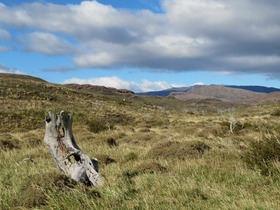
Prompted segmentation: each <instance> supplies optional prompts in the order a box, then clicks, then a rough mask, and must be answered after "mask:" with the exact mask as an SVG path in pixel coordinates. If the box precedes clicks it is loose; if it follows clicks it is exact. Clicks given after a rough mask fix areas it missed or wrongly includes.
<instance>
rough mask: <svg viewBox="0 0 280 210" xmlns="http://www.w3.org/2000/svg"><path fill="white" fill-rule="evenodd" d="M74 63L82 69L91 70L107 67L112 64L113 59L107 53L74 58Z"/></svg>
mask: <svg viewBox="0 0 280 210" xmlns="http://www.w3.org/2000/svg"><path fill="white" fill-rule="evenodd" d="M74 61H75V63H76V64H77V65H78V66H80V67H82V68H86V67H91V68H98V67H107V66H110V65H112V64H113V63H114V61H115V60H114V57H113V56H112V55H110V54H109V53H99V54H95V55H93V54H89V55H82V56H78V57H76V58H74Z"/></svg>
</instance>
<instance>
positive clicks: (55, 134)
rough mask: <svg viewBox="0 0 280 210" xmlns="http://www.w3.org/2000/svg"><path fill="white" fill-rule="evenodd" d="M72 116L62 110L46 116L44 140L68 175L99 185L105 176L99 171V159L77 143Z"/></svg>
mask: <svg viewBox="0 0 280 210" xmlns="http://www.w3.org/2000/svg"><path fill="white" fill-rule="evenodd" d="M72 121H73V119H72V116H71V115H69V114H68V113H66V112H64V111H61V112H60V114H59V115H56V114H55V113H53V112H49V113H48V117H46V119H45V122H46V132H45V137H44V141H45V143H46V144H47V145H48V147H49V151H50V153H51V155H52V157H53V158H54V160H55V162H56V164H57V166H58V168H59V169H60V170H61V171H62V172H63V173H64V174H65V175H66V176H68V177H71V178H72V179H74V180H76V181H78V182H81V183H84V184H86V185H92V186H99V185H100V184H101V183H102V181H103V178H102V176H101V175H100V174H99V173H98V161H97V160H96V159H90V158H89V157H88V156H87V155H86V154H84V153H83V151H82V150H81V149H80V148H79V146H78V145H77V143H76V141H75V138H74V135H73V132H72Z"/></svg>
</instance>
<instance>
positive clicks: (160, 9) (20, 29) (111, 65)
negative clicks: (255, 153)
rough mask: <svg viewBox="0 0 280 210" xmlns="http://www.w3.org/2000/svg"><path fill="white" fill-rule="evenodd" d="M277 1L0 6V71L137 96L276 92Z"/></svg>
mask: <svg viewBox="0 0 280 210" xmlns="http://www.w3.org/2000/svg"><path fill="white" fill-rule="evenodd" d="M279 8H280V2H279V1H278V0H136V1H131V0H99V1H78V0H39V1H34V0H23V1H17V0H7V1H1V0H0V72H8V73H23V74H28V75H32V76H36V77H40V78H42V79H45V80H47V81H49V82H54V83H62V84H63V83H81V84H82V83H89V84H95V85H104V86H110V87H116V88H127V89H131V90H133V91H135V92H142V91H153V90H160V89H167V88H170V87H173V86H189V85H193V84H196V83H200V84H202V83H203V84H228V85H264V86H270V87H272V86H273V87H278V88H280V81H279V80H280V13H279Z"/></svg>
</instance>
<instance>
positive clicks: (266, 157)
mask: <svg viewBox="0 0 280 210" xmlns="http://www.w3.org/2000/svg"><path fill="white" fill-rule="evenodd" d="M243 159H244V161H245V162H246V163H247V164H248V166H249V167H250V168H252V169H255V168H257V169H259V170H260V171H261V173H262V174H263V175H273V174H274V173H273V171H274V169H275V168H274V166H275V163H279V162H280V136H279V134H272V135H263V138H262V139H261V140H259V141H252V142H251V143H250V144H249V147H248V149H247V151H245V152H244V154H243ZM278 173H279V171H278Z"/></svg>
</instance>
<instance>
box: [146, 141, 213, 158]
mask: <svg viewBox="0 0 280 210" xmlns="http://www.w3.org/2000/svg"><path fill="white" fill-rule="evenodd" d="M209 149H210V147H209V146H208V145H207V144H204V143H202V142H200V141H187V142H176V141H167V142H164V143H159V144H157V145H156V146H154V147H152V148H151V149H150V151H149V152H148V156H149V157H153V158H160V157H163V158H178V159H186V158H197V157H200V156H201V155H203V154H204V152H205V151H207V150H209Z"/></svg>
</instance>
